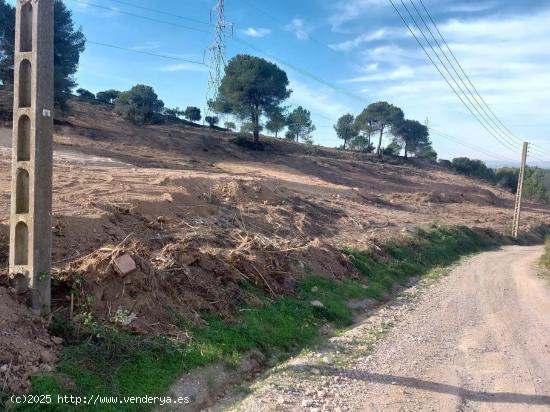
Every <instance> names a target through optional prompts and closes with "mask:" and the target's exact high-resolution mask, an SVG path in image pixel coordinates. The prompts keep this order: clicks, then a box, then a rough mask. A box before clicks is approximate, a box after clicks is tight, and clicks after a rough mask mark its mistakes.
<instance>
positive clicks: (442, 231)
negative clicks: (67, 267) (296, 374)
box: [15, 227, 495, 411]
mask: <svg viewBox="0 0 550 412" xmlns="http://www.w3.org/2000/svg"><path fill="white" fill-rule="evenodd" d="M494 245H495V241H494V240H491V239H490V238H489V237H481V236H480V235H479V234H477V233H476V232H474V231H472V230H470V229H468V228H465V227H458V228H441V227H435V228H430V229H427V230H420V229H419V230H418V231H417V232H416V233H415V234H414V236H412V237H411V239H410V240H409V241H407V242H404V243H400V244H397V243H388V244H386V245H385V246H383V247H382V249H381V250H380V251H379V252H377V253H373V252H362V251H358V250H355V249H346V250H345V251H344V252H345V253H346V254H347V255H349V257H350V259H351V260H352V262H353V264H354V265H355V267H356V268H357V269H358V270H359V272H360V273H361V274H362V275H363V276H364V279H358V280H344V281H336V280H330V279H326V278H321V277H319V276H315V275H313V274H310V275H308V276H307V277H305V278H304V279H302V280H300V281H299V282H298V284H297V287H296V293H295V295H294V296H287V297H281V298H279V299H276V300H271V299H268V298H267V297H264V298H263V300H264V303H263V304H262V305H260V306H257V307H248V308H242V309H241V311H240V316H239V318H238V320H237V322H235V323H231V324H229V323H225V322H223V321H222V320H220V319H218V318H217V317H215V316H213V315H209V316H206V320H207V322H208V326H207V327H204V328H193V327H189V326H188V325H186V324H185V322H184V321H183V320H182V319H178V316H177V314H174V316H175V323H179V325H180V326H181V327H182V328H183V327H185V328H186V329H187V330H188V331H189V333H190V335H191V336H192V339H191V341H190V342H189V343H188V344H186V345H181V344H177V343H175V342H174V341H171V340H170V339H167V338H158V337H157V338H152V337H142V336H133V335H129V334H127V333H124V332H121V331H118V330H116V329H115V328H108V327H99V326H96V327H93V328H91V329H89V330H88V331H87V332H86V333H84V334H83V333H81V332H80V333H76V332H75V330H74V329H73V328H74V326H73V325H70V324H62V323H57V324H54V326H53V329H54V330H53V331H52V332H53V333H54V334H56V335H59V336H63V337H64V338H65V340H66V342H67V343H68V345H67V346H66V347H65V348H64V350H63V354H62V359H61V362H60V363H59V364H58V366H57V369H56V371H55V372H54V373H51V374H45V375H42V376H37V377H35V378H34V379H33V382H32V383H33V391H34V393H35V394H50V395H57V394H73V395H80V396H90V395H104V396H119V397H123V396H144V395H151V396H155V395H156V396H159V395H162V394H164V393H165V392H166V391H167V389H168V388H169V386H170V385H171V384H172V383H173V382H174V381H175V380H176V379H177V378H178V377H179V376H180V375H181V374H182V373H184V372H186V371H190V370H192V369H194V368H197V367H199V366H203V365H207V364H210V363H213V362H220V361H221V362H227V363H229V364H231V363H234V362H235V361H237V360H238V359H239V356H240V355H241V354H243V353H245V352H247V351H249V350H251V349H260V350H262V351H264V352H270V353H273V352H286V353H295V352H297V351H298V350H300V349H302V348H305V347H307V346H308V345H312V344H314V343H315V342H316V341H317V339H318V337H319V333H318V331H319V327H320V326H321V325H322V324H324V323H326V322H327V321H329V322H332V323H333V324H334V325H336V326H337V327H344V326H347V325H350V324H351V322H352V316H353V313H352V310H351V309H350V308H349V307H348V305H347V303H346V302H347V301H348V300H350V299H365V298H371V299H386V298H388V297H389V295H390V294H391V293H392V291H393V290H394V288H395V287H396V286H398V285H405V284H406V283H407V282H408V281H409V279H410V278H411V277H412V276H415V277H417V276H422V275H428V274H430V273H434V272H433V269H434V268H437V267H440V266H446V265H449V264H452V263H453V262H455V261H457V260H458V259H460V257H461V256H464V255H466V254H469V253H473V252H477V251H481V250H484V249H487V248H489V247H491V246H494ZM313 300H318V301H320V302H322V303H323V307H315V306H312V305H311V304H310V302H311V301H313ZM64 377H65V378H69V379H70V381H72V382H74V384H75V385H76V387H75V388H73V389H68V388H67V386H66V385H65V386H64V384H63V382H64V380H65V381H66V380H67V379H64ZM54 397H55V396H54ZM77 409H79V410H80V409H82V406H79V407H71V406H70V405H48V406H46V405H25V406H19V407H17V408H15V410H17V411H72V410H77ZM87 409H93V410H98V411H143V410H149V409H151V406H149V407H147V406H146V405H136V404H122V405H120V404H117V405H101V406H96V407H93V408H92V407H87Z"/></svg>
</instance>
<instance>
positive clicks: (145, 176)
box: [0, 103, 550, 389]
mask: <svg viewBox="0 0 550 412" xmlns="http://www.w3.org/2000/svg"><path fill="white" fill-rule="evenodd" d="M10 134H11V131H10V130H9V129H8V128H4V129H2V128H0V143H1V144H2V146H0V264H1V265H2V266H1V267H2V269H1V271H0V287H1V286H4V287H8V286H9V281H8V279H7V277H6V276H1V275H2V274H3V275H6V274H7V273H6V266H7V250H8V249H7V236H8V218H9V204H10V178H11V172H10V170H11V149H10V148H9V142H10ZM234 138H235V136H234V135H233V134H231V133H226V132H222V131H213V130H210V129H206V128H200V127H189V126H184V125H167V124H165V125H158V126H147V127H136V126H132V125H131V124H129V123H127V122H125V121H123V120H121V119H120V118H118V117H117V116H116V115H115V114H113V113H112V111H110V110H108V109H106V108H101V107H99V106H88V105H83V104H76V103H75V104H73V105H72V111H71V115H70V116H68V117H67V118H65V119H62V121H61V122H60V124H58V125H57V126H56V132H55V166H54V188H53V195H54V196H53V199H54V206H53V211H54V215H53V228H52V231H53V235H54V236H53V262H54V270H53V276H54V284H53V309H54V310H55V311H56V314H57V315H62V316H66V317H67V316H68V315H69V311H70V307H71V306H72V307H73V309H74V310H75V313H74V315H75V316H78V315H79V314H80V313H82V312H85V311H86V312H87V311H92V312H93V313H94V320H96V321H98V322H106V323H108V322H110V320H111V319H112V317H113V313H115V312H117V311H119V310H122V311H128V312H132V313H134V314H135V319H134V320H133V321H132V322H131V324H130V325H128V326H127V328H128V329H129V330H130V331H132V332H135V333H140V334H153V335H154V334H163V335H168V336H171V337H174V338H176V339H180V340H185V339H186V335H185V333H182V331H181V330H180V329H178V328H176V327H175V326H174V324H173V317H172V318H171V317H170V316H168V315H169V314H168V313H167V311H166V307H170V308H172V309H174V310H175V311H177V312H179V313H181V314H182V316H183V317H184V318H185V319H186V321H188V322H190V323H191V324H194V325H201V324H204V320H203V319H202V317H201V316H202V315H201V314H202V313H205V312H211V313H212V312H213V313H216V314H218V315H219V316H220V317H221V318H222V319H224V320H228V321H231V320H232V319H234V317H235V314H236V308H237V307H239V306H242V305H253V304H255V303H257V301H258V298H257V296H256V295H254V294H253V293H250V292H248V291H247V290H245V289H244V288H242V287H241V286H242V281H243V279H245V280H246V282H248V283H250V284H251V285H253V286H254V287H256V288H261V289H263V290H264V291H265V293H267V294H269V295H275V296H282V295H285V294H288V293H290V292H292V291H293V287H294V284H295V280H296V279H297V278H299V277H301V276H303V275H304V268H305V267H308V268H309V269H310V270H311V271H312V272H313V273H315V274H317V275H319V276H324V277H328V278H331V279H342V278H354V277H355V278H359V276H360V275H359V274H358V273H357V272H356V271H355V269H354V268H353V266H352V265H351V263H350V262H349V260H348V259H347V258H346V256H344V255H343V254H342V253H341V250H342V247H345V246H351V247H354V248H357V249H360V250H366V249H369V248H372V247H376V245H378V244H380V243H381V242H383V241H385V240H388V239H395V238H400V237H403V236H406V235H407V234H408V233H409V231H410V230H411V229H413V228H415V227H418V226H421V225H430V224H434V223H435V224H445V225H458V224H461V225H467V226H469V227H478V228H481V229H491V230H494V231H497V232H501V233H509V231H510V227H511V221H512V215H513V202H514V197H513V196H512V195H511V194H510V193H507V192H505V191H502V190H500V189H497V188H494V187H490V186H488V185H485V184H483V183H481V182H477V181H474V180H472V179H467V178H464V177H461V176H457V175H454V174H452V173H449V172H447V171H445V170H443V169H441V168H439V167H437V166H433V165H428V164H424V165H422V164H413V163H405V162H403V161H402V160H399V159H378V158H377V157H376V156H372V155H363V154H351V153H347V152H342V151H338V150H333V149H325V148H320V147H315V146H313V147H308V146H304V145H297V144H294V143H290V142H285V141H280V140H274V139H265V142H266V144H265V148H264V150H263V151H253V150H249V149H246V148H243V147H241V146H239V145H237V144H235V142H233V140H234ZM549 221H550V213H549V210H548V209H547V208H545V207H542V206H540V205H536V204H531V203H528V204H527V205H526V208H525V212H524V215H523V221H522V230H527V229H530V228H534V227H537V226H538V225H540V224H545V223H546V224H547V223H549ZM122 253H129V254H130V255H131V256H132V257H133V258H134V260H135V261H136V263H137V266H138V270H137V271H136V272H134V273H132V274H130V275H128V276H126V277H121V276H118V275H117V274H116V273H115V271H114V269H113V267H112V264H111V262H112V259H113V258H114V257H116V256H119V255H120V254H122ZM71 295H72V296H73V297H74V299H73V301H71V298H70V296H71ZM0 299H8V293H2V294H0ZM9 299H11V298H9ZM159 302H162V303H163V304H162V305H159ZM10 307H11V303H10ZM22 313H23V312H22ZM25 316H27V315H26V312H25ZM0 320H1V318H0ZM5 330H6V329H3V330H0V351H3V352H4V353H7V354H8V355H7V356H6V359H7V360H11V362H12V363H13V365H14V366H19V368H18V369H17V370H18V371H19V372H18V376H19V377H21V380H20V381H17V382H25V379H26V376H28V373H29V371H33V370H36V368H37V367H38V366H39V364H40V363H41V362H42V361H43V360H40V359H36V357H33V358H32V359H31V358H26V357H25V356H23V355H21V354H20V353H19V351H18V347H19V346H20V345H19V342H20V339H23V340H25V339H29V337H28V336H26V335H25V336H16V335H17V331H13V330H10V331H9V333H4V331H5ZM14 333H15V335H14ZM42 333H43V332H42V326H40V331H39V332H37V336H38V335H39V334H42ZM43 341H44V342H45V343H42V344H41V345H42V346H41V348H39V349H38V350H39V351H46V352H51V353H55V352H56V350H57V347H56V346H55V345H54V344H53V343H51V342H50V341H49V340H48V339H43ZM44 358H48V359H52V357H51V356H49V355H47V356H44ZM50 363H51V362H50ZM14 382H15V381H14ZM14 385H15V386H14V387H13V388H12V389H17V384H16V383H14Z"/></svg>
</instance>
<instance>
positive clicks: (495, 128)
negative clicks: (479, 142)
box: [401, 0, 515, 144]
mask: <svg viewBox="0 0 550 412" xmlns="http://www.w3.org/2000/svg"><path fill="white" fill-rule="evenodd" d="M409 2H410V3H411V5H412V6H413V8H414V9H415V11H416V14H417V15H418V16H419V17H420V19H421V20H422V23H423V24H424V26H425V27H426V29H427V30H428V33H429V34H430V36H431V38H432V39H433V41H434V42H435V44H436V45H437V47H438V49H439V51H440V52H441V54H442V55H443V57H444V58H445V59H446V60H447V63H448V64H449V66H451V69H452V70H453V71H454V73H455V74H456V76H457V77H458V79H459V80H460V82H461V83H462V86H463V87H464V88H463V87H462V86H461V85H460V84H459V83H458V82H457V81H456V78H455V77H454V76H453V74H452V73H451V72H450V71H449V69H448V67H447V65H445V63H444V62H443V61H442V60H441V58H440V57H439V54H438V53H437V51H436V50H435V49H434V48H433V47H432V45H431V42H429V40H428V39H427V38H426V36H424V33H423V31H422V29H420V27H419V26H418V24H417V23H416V20H415V19H414V17H413V16H412V14H411V13H409V15H410V16H411V18H413V21H414V23H415V25H416V27H417V28H418V29H419V30H421V32H422V35H423V36H424V39H425V40H426V42H428V44H429V45H430V47H431V49H432V51H433V52H434V54H436V56H437V58H438V59H439V61H440V62H441V64H442V65H443V66H444V67H445V70H446V71H447V73H448V74H449V75H450V76H451V78H452V79H453V81H454V82H455V84H456V85H457V86H458V87H459V89H460V90H461V92H462V93H463V94H464V96H465V97H466V98H467V99H468V101H469V102H470V104H471V105H472V106H473V107H474V108H475V109H476V111H477V113H478V114H479V115H480V116H482V117H483V119H484V120H485V121H486V122H488V124H489V125H490V127H491V128H492V130H493V131H495V132H496V133H497V134H499V135H500V137H502V138H503V139H504V140H506V141H508V142H509V143H511V144H515V143H514V142H513V141H510V140H509V139H510V138H509V137H508V136H507V135H506V133H504V132H502V130H500V128H499V126H498V124H496V123H495V122H494V120H493V119H492V118H491V116H490V115H489V114H488V112H487V110H486V109H485V107H484V106H483V105H481V104H480V103H479V102H478V100H477V99H476V96H475V95H474V94H473V93H472V91H471V90H470V88H469V87H468V85H467V84H466V82H465V81H464V79H463V78H462V76H461V75H460V74H459V72H458V70H457V69H456V67H455V65H454V64H453V63H452V62H451V60H450V59H449V57H448V56H447V53H445V51H444V50H443V48H442V47H441V44H440V43H439V41H438V40H437V38H436V37H435V36H434V34H433V32H432V30H431V29H430V26H429V25H428V23H427V22H426V20H425V19H424V16H422V14H421V13H420V11H419V10H418V8H417V7H416V3H414V2H413V0H409ZM401 3H402V4H403V6H404V7H405V9H407V12H409V10H408V8H407V6H405V3H404V2H403V0H401ZM470 97H471V98H470ZM479 109H481V111H480V110H479Z"/></svg>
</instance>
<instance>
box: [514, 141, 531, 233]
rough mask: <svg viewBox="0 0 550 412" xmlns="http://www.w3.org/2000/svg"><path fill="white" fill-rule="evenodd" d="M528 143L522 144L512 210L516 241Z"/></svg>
mask: <svg viewBox="0 0 550 412" xmlns="http://www.w3.org/2000/svg"><path fill="white" fill-rule="evenodd" d="M528 150H529V143H528V142H525V143H523V152H522V154H521V167H520V169H519V179H518V191H517V193H516V206H515V209H514V223H513V228H512V236H513V237H514V238H515V239H517V238H518V233H519V222H520V218H521V201H522V199H523V180H524V179H525V166H526V164H527V152H528Z"/></svg>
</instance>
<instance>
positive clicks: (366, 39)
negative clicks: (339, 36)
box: [330, 29, 386, 51]
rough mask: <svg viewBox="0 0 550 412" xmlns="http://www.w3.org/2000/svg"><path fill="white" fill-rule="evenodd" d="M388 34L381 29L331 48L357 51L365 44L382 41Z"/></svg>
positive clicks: (333, 45)
mask: <svg viewBox="0 0 550 412" xmlns="http://www.w3.org/2000/svg"><path fill="white" fill-rule="evenodd" d="M385 34H386V30H385V29H379V30H376V31H374V32H371V33H364V34H360V35H359V36H356V37H355V38H353V39H351V40H347V41H344V42H341V43H336V44H331V45H330V47H331V48H332V49H334V50H339V51H348V50H351V49H355V48H357V47H359V46H361V45H363V44H365V43H370V42H372V41H375V40H381V39H382V38H383V37H384V35H385Z"/></svg>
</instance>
